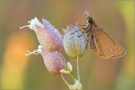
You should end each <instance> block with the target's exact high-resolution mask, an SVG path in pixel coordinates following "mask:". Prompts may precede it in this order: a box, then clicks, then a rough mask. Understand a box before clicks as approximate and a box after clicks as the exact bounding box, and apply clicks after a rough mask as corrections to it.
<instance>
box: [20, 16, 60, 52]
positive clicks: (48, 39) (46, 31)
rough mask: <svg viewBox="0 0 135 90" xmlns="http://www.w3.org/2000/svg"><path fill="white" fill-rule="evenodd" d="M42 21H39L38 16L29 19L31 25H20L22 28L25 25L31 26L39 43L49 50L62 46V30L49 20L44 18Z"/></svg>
mask: <svg viewBox="0 0 135 90" xmlns="http://www.w3.org/2000/svg"><path fill="white" fill-rule="evenodd" d="M42 22H43V24H42V23H40V22H39V20H38V19H37V18H34V19H32V20H31V21H29V23H30V25H26V26H23V27H20V28H21V29H22V28H24V27H29V28H30V29H32V30H34V31H35V33H36V35H37V38H38V41H39V43H40V44H41V45H42V46H43V48H44V49H45V50H47V51H49V52H53V51H56V50H58V49H59V48H60V47H62V36H61V34H60V32H59V31H58V30H57V29H56V28H54V26H52V25H51V24H50V23H49V22H48V21H47V20H45V19H42Z"/></svg>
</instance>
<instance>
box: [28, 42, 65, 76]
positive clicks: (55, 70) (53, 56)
mask: <svg viewBox="0 0 135 90" xmlns="http://www.w3.org/2000/svg"><path fill="white" fill-rule="evenodd" d="M31 54H36V55H37V54H41V55H42V57H43V59H44V64H45V66H46V68H47V70H48V71H49V72H50V73H52V74H54V75H59V74H60V70H61V69H65V68H64V65H63V64H65V65H66V61H65V59H64V57H63V56H62V55H61V54H60V53H59V55H58V52H57V51H55V52H48V51H46V50H45V49H44V48H43V47H42V46H41V45H39V46H38V49H37V50H34V51H33V52H29V53H28V54H26V55H27V56H28V55H31Z"/></svg>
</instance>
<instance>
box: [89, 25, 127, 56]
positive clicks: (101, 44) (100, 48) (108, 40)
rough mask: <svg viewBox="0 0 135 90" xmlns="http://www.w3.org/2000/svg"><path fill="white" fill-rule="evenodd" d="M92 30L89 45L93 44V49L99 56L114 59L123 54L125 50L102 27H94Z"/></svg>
mask: <svg viewBox="0 0 135 90" xmlns="http://www.w3.org/2000/svg"><path fill="white" fill-rule="evenodd" d="M96 29H97V30H94V33H93V39H91V40H90V42H92V43H90V46H92V44H93V43H94V44H93V46H92V47H94V45H95V47H96V49H93V48H92V47H91V48H92V50H94V51H95V52H96V53H97V54H98V55H99V56H100V57H101V58H111V59H116V58H119V57H121V56H123V55H124V54H125V50H124V49H123V48H122V47H121V46H120V45H119V44H118V43H117V41H115V40H114V39H113V38H112V37H110V36H109V35H108V34H107V33H106V32H105V31H104V30H103V29H102V28H99V27H98V26H97V27H96Z"/></svg>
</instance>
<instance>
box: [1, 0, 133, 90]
mask: <svg viewBox="0 0 135 90" xmlns="http://www.w3.org/2000/svg"><path fill="white" fill-rule="evenodd" d="M134 3H135V2H134V1H131V0H127V1H126V0H114V1H113V0H110V1H109V0H95V1H94V0H93V1H87V0H84V1H83V0H74V1H73V0H1V1H0V51H1V52H0V55H1V56H0V70H1V75H0V76H1V78H0V81H1V83H0V84H1V85H0V88H1V89H6V90H7V89H9V90H10V89H12V90H18V89H19V90H68V87H67V86H66V84H65V83H64V82H63V81H62V79H61V77H60V76H59V75H57V76H54V75H52V74H50V73H49V72H48V71H47V69H46V67H45V65H44V62H43V58H42V57H41V55H31V56H29V57H26V56H25V54H26V53H27V52H26V50H30V51H33V50H35V49H37V46H38V45H39V43H38V40H37V37H36V35H35V32H34V31H32V30H30V29H29V28H25V29H23V30H20V29H19V27H20V26H23V25H27V24H28V23H27V22H28V21H29V20H31V19H33V18H34V17H37V18H38V19H39V20H40V21H41V19H42V18H45V19H46V20H48V21H50V22H51V24H52V25H54V26H55V27H56V28H57V29H58V30H59V31H60V32H61V34H63V32H62V28H66V25H67V23H68V22H69V23H71V24H73V25H75V24H76V23H79V24H81V25H83V24H85V20H86V18H85V16H84V15H83V13H84V11H85V10H88V11H89V13H90V14H91V16H92V17H93V18H94V19H95V21H96V22H97V24H98V25H99V26H101V27H103V28H104V30H106V31H107V32H108V33H109V34H110V35H111V36H112V37H113V38H114V39H115V40H117V41H118V42H119V43H120V44H121V45H122V46H123V47H124V48H125V50H126V51H127V53H126V55H125V56H124V57H122V58H120V59H114V60H111V59H101V58H99V57H98V56H97V55H96V54H95V53H94V52H93V51H92V50H91V49H90V47H89V48H88V50H87V52H86V54H85V55H84V56H82V57H81V58H80V73H81V83H82V85H83V90H134V85H135V83H134V80H135V78H134V25H135V23H134V20H135V18H134ZM60 52H61V53H62V55H63V56H64V57H65V59H66V61H68V62H71V63H72V65H73V75H74V76H75V77H76V59H71V58H70V57H68V56H67V55H66V54H65V51H64V50H63V48H62V49H61V50H60ZM65 77H66V79H67V81H68V82H69V83H70V84H73V81H72V80H71V77H69V76H68V75H65Z"/></svg>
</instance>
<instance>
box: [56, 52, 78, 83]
mask: <svg viewBox="0 0 135 90" xmlns="http://www.w3.org/2000/svg"><path fill="white" fill-rule="evenodd" d="M58 57H59V59H60V61H61V63H62V65H63V66H64V68H65V69H66V70H68V71H70V70H69V69H68V67H67V66H66V64H65V63H64V62H63V60H62V59H61V57H60V54H59V52H58ZM70 76H71V78H72V80H73V81H74V83H75V82H76V81H75V78H74V76H73V74H72V73H70Z"/></svg>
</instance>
